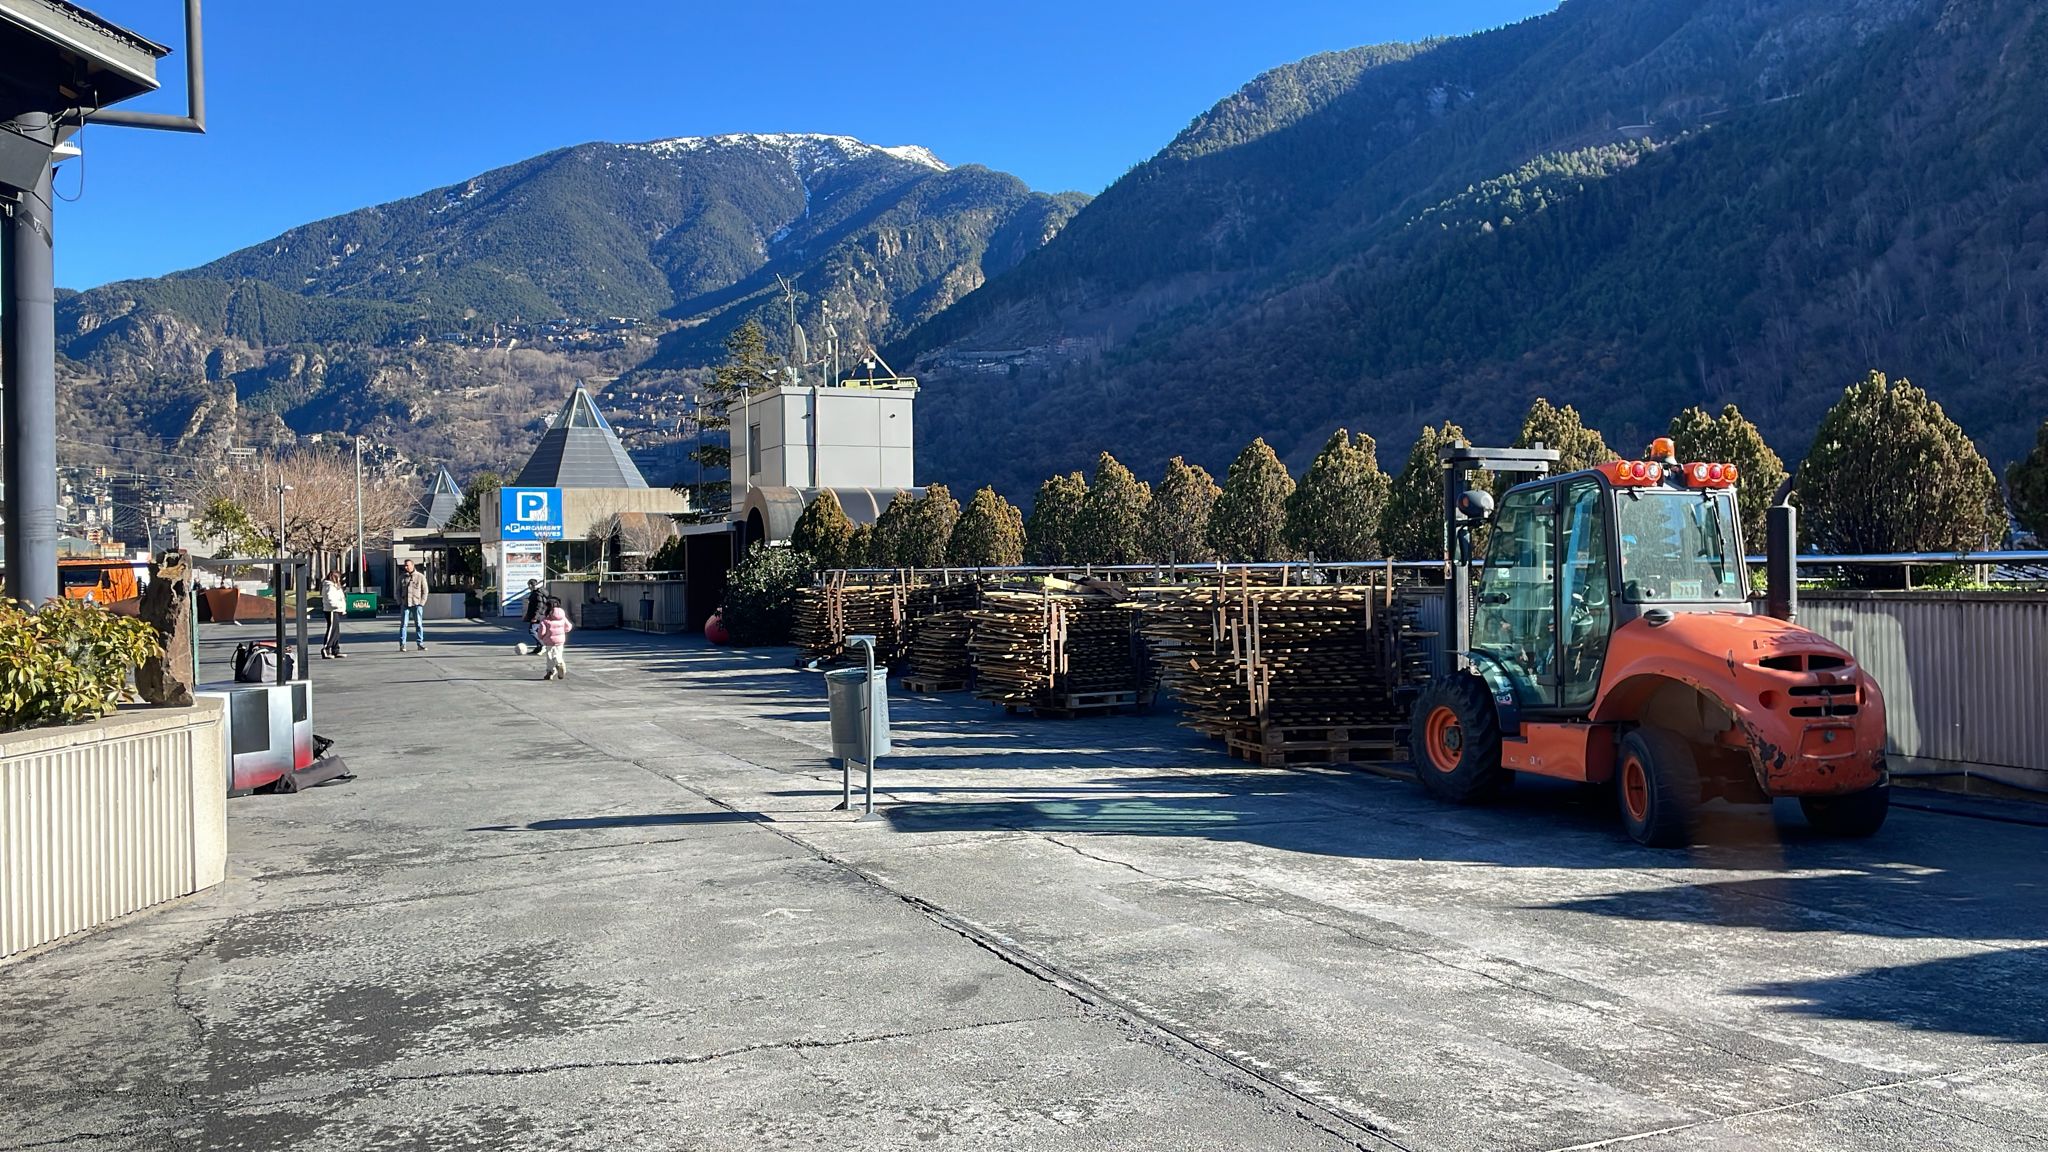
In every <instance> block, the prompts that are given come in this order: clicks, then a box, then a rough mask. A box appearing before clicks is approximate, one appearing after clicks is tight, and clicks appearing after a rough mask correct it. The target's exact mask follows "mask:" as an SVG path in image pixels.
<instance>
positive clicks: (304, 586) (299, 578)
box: [292, 560, 313, 680]
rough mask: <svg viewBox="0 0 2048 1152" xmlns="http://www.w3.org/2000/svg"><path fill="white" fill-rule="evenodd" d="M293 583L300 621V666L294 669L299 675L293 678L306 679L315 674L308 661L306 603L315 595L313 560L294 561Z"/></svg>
mask: <svg viewBox="0 0 2048 1152" xmlns="http://www.w3.org/2000/svg"><path fill="white" fill-rule="evenodd" d="M292 584H293V585H294V586H295V587H294V588H293V591H294V592H296V593H297V594H298V612H297V616H298V621H299V666H298V667H297V668H295V669H293V671H294V672H296V673H297V675H296V676H293V677H292V679H294V680H305V679H310V678H311V677H312V675H313V673H312V671H311V668H310V666H309V665H308V664H307V663H306V604H307V602H308V601H309V600H311V599H312V596H313V570H312V561H310V560H298V561H295V562H293V564H292Z"/></svg>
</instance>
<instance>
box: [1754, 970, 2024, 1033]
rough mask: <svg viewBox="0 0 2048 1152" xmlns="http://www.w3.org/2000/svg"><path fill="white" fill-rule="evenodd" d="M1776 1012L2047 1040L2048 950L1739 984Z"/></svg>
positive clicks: (1920, 1028)
mask: <svg viewBox="0 0 2048 1152" xmlns="http://www.w3.org/2000/svg"><path fill="white" fill-rule="evenodd" d="M1742 993H1743V995H1746V996H1762V997H1772V998H1776V999H1784V1000H1791V1001H1796V1002H1795V1003H1790V1004H1781V1005H1778V1006H1776V1007H1775V1008H1774V1011H1777V1012H1780V1013H1785V1014H1788V1015H1797V1016H1812V1017H1820V1018H1825V1019H1831V1020H1870V1021H1875V1022H1878V1023H1883V1024H1894V1025H1897V1026H1899V1027H1902V1028H1912V1029H1916V1030H1920V1031H1928V1032H1958V1033H1964V1034H1967V1035H1972V1036H1988V1037H1992V1038H1994V1039H1998V1040H2009V1041H2012V1042H2015V1043H2020V1044H2048V948H2025V949H2019V950H2016V951H1998V952H1980V953H1976V954H1973V955H1969V956H1952V957H1946V958H1944V959H1940V960H1928V961H1924V962H1922V963H1919V964H1900V965H1896V966H1893V967H1887V968H1871V969H1868V970H1866V971H1863V972H1857V973H1854V974H1851V975H1846V976H1831V977H1827V978H1824V979H1819V980H1788V981H1784V982H1782V983H1773V984H1757V985H1752V986H1751V987H1748V988H1744V989H1742Z"/></svg>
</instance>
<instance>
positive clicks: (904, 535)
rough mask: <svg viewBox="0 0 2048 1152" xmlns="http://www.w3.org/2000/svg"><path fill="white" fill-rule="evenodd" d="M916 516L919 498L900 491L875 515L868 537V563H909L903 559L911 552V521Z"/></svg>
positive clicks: (886, 565)
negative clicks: (873, 524)
mask: <svg viewBox="0 0 2048 1152" xmlns="http://www.w3.org/2000/svg"><path fill="white" fill-rule="evenodd" d="M916 516H917V497H915V496H912V495H911V494H910V493H908V492H903V491H898V492H897V493H896V495H895V496H894V497H893V498H892V499H891V500H890V501H889V506H888V507H886V508H884V509H882V514H881V515H880V516H877V517H875V526H874V531H873V532H871V533H870V534H869V537H868V563H869V564H870V565H872V566H874V567H876V568H902V567H906V566H907V565H908V561H906V560H905V559H904V558H905V557H906V556H908V555H909V552H910V549H909V542H910V537H911V522H912V521H913V520H914V519H915V518H916Z"/></svg>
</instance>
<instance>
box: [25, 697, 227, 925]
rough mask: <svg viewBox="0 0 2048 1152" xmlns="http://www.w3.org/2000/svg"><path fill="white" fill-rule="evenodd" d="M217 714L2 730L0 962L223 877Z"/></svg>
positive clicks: (138, 713)
mask: <svg viewBox="0 0 2048 1152" xmlns="http://www.w3.org/2000/svg"><path fill="white" fill-rule="evenodd" d="M224 716H225V710H224V708H223V706H222V704H221V703H220V702H219V701H216V700H204V699H202V700H200V701H199V702H198V703H197V704H196V705H194V706H193V707H190V708H131V709H123V710H121V711H120V712H117V713H115V714H114V715H113V716H109V717H108V718H106V719H104V720H101V721H98V722H97V723H93V724H80V725H77V726H75V727H70V728H38V729H34V730H32V731H28V732H11V733H6V734H0V962H4V961H5V959H6V958H8V957H11V956H15V955H18V954H19V953H22V952H24V951H26V950H28V949H30V948H35V947H37V946H39V945H43V944H48V943H51V942H52V941H55V940H60V939H62V938H64V937H66V936H69V935H71V934H73V933H76V932H83V931H85V930H87V929H89V928H94V927H97V926H98V925H101V924H105V923H107V922H108V921H110V920H114V919H117V918H119V917H122V916H126V915H128V914H129V913H132V912H138V911H141V910H142V909H144V908H148V907H150V906H152V905H155V904H161V903H163V902H164V901H166V900H175V899H177V898H178V897H180V896H187V895H190V894H191V893H194V892H197V891H200V890H201V889H204V888H209V887H212V886H213V885H215V884H218V883H220V882H221V881H222V880H223V879H224V878H225V877H226V875H227V858H228V855H227V791H228V787H227V756H226V749H225V745H224V740H225V733H226V725H225V724H224V723H223V718H224Z"/></svg>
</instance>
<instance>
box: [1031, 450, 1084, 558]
mask: <svg viewBox="0 0 2048 1152" xmlns="http://www.w3.org/2000/svg"><path fill="white" fill-rule="evenodd" d="M1087 498H1088V479H1087V477H1085V476H1082V475H1081V474H1080V473H1079V472H1069V473H1067V474H1066V475H1064V476H1054V477H1053V478H1051V479H1050V480H1047V481H1046V482H1045V483H1043V484H1040V485H1039V486H1038V499H1037V500H1035V501H1033V502H1032V504H1031V516H1030V518H1029V519H1027V520H1025V521H1024V536H1025V542H1026V543H1027V544H1028V545H1029V547H1030V550H1031V556H1032V559H1033V560H1035V561H1037V562H1038V563H1040V564H1073V563H1079V562H1084V561H1085V560H1087V559H1088V558H1087V557H1084V556H1081V555H1079V554H1078V553H1077V552H1076V550H1075V544H1076V541H1075V539H1074V520H1075V518H1076V517H1078V516H1079V515H1080V513H1081V502H1082V501H1084V500H1086V499H1087Z"/></svg>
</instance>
